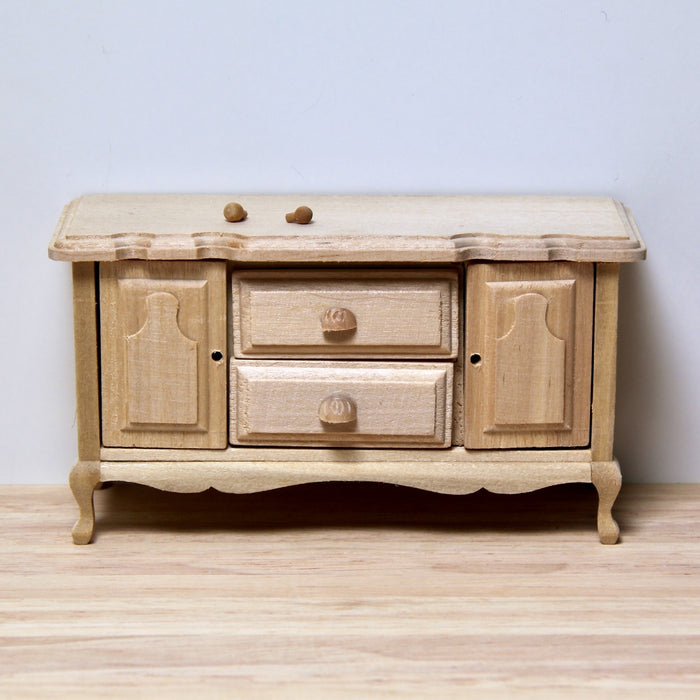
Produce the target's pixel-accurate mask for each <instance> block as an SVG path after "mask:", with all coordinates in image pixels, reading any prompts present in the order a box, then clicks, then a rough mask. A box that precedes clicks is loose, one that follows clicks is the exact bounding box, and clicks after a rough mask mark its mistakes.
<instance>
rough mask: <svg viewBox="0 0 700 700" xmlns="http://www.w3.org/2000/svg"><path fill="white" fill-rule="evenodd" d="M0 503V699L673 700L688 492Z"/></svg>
mask: <svg viewBox="0 0 700 700" xmlns="http://www.w3.org/2000/svg"><path fill="white" fill-rule="evenodd" d="M95 498H96V502H97V506H98V513H99V516H98V517H99V526H98V530H97V541H98V543H99V546H93V547H75V546H74V545H73V544H72V542H71V538H70V535H69V532H70V526H71V524H72V522H73V520H74V517H75V504H74V502H73V500H72V498H71V496H70V493H69V491H68V489H67V487H57V486H51V487H49V486H46V487H44V486H41V487H40V486H36V487H25V486H9V487H8V486H5V487H0V526H1V527H2V531H3V537H2V539H1V540H0V645H1V647H2V649H1V650H0V659H1V661H0V697H3V698H27V697H81V698H85V697H120V698H124V697H149V698H150V697H168V698H172V697H193V696H196V697H198V698H204V697H243V698H246V697H253V698H280V697H283V698H288V697H293V698H297V697H298V698H329V697H330V698H333V697H344V698H345V697H347V698H357V697H362V698H364V697H370V698H371V697H393V698H405V697H416V698H418V697H420V698H426V697H433V698H438V697H439V698H443V697H455V698H463V697H504V698H505V697H509V698H510V697H533V698H542V697H566V698H571V697H573V698H591V697H596V698H598V697H615V698H620V697H635V698H639V697H649V698H658V697H664V698H669V697H674V698H675V697H687V698H697V697H698V694H699V693H700V538H699V537H698V534H699V533H700V486H698V485H664V486H652V485H648V486H630V485H626V486H624V487H623V491H622V494H621V497H620V499H619V501H618V504H617V506H616V517H617V519H618V520H619V521H620V523H621V525H622V532H623V541H622V544H621V545H619V546H617V547H601V546H600V544H599V543H598V540H597V538H596V537H595V535H594V534H593V533H592V531H591V521H592V519H593V518H594V517H595V511H596V506H597V498H596V495H595V491H594V489H593V487H592V486H590V485H567V486H560V487H554V488H552V489H546V490H544V491H541V492H535V493H532V494H526V495H522V496H518V497H512V496H497V495H493V494H488V493H483V492H482V493H479V494H474V495H472V496H468V497H455V496H441V495H438V494H433V493H426V492H421V491H416V490H411V489H405V488H399V487H395V486H382V485H370V484H318V485H308V486H300V487H294V488H292V489H286V490H282V491H277V492H274V491H273V492H268V493H261V494H253V495H248V496H230V495H223V494H219V493H217V492H213V491H209V492H206V493H203V494H187V495H181V494H172V493H163V492H160V491H156V490H153V489H150V488H146V487H139V486H134V485H122V484H118V485H115V486H113V487H112V488H108V489H104V490H102V491H99V492H97V493H96V494H95Z"/></svg>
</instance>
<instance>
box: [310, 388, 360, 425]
mask: <svg viewBox="0 0 700 700" xmlns="http://www.w3.org/2000/svg"><path fill="white" fill-rule="evenodd" d="M318 417H319V418H320V419H321V421H322V422H324V423H330V424H333V425H338V424H340V423H352V422H354V421H356V420H357V406H356V404H355V401H354V400H353V399H352V397H350V396H348V394H344V393H343V392H342V391H334V392H333V393H332V394H328V396H326V398H325V399H323V401H321V403H320V405H319V407H318Z"/></svg>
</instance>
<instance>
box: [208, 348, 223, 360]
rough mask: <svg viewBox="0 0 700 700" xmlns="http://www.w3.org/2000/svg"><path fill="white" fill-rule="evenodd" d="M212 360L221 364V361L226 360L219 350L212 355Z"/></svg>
mask: <svg viewBox="0 0 700 700" xmlns="http://www.w3.org/2000/svg"><path fill="white" fill-rule="evenodd" d="M211 359H212V360H214V362H219V361H220V360H223V359H224V356H223V354H222V353H221V352H219V351H218V350H214V352H213V353H212V354H211Z"/></svg>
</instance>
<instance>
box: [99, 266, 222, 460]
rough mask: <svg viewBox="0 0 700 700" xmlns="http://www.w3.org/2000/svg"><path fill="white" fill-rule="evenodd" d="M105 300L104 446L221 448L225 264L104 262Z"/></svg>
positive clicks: (102, 290) (102, 296)
mask: <svg viewBox="0 0 700 700" xmlns="http://www.w3.org/2000/svg"><path fill="white" fill-rule="evenodd" d="M100 302H101V303H100V307H101V329H102V344H101V348H102V412H103V413H102V415H103V418H102V431H103V441H104V444H105V445H111V446H139V447H209V448H211V447H221V448H223V447H225V446H226V444H227V442H228V441H227V437H226V432H227V431H226V383H227V382H226V364H227V363H226V355H227V352H226V345H227V343H226V266H225V264H224V263H220V262H207V263H201V262H175V263H173V262H141V261H126V262H118V263H111V264H110V263H102V264H100ZM213 352H218V353H220V357H219V356H218V355H217V356H216V357H218V358H219V359H217V360H215V359H214V358H213V357H212V353H213Z"/></svg>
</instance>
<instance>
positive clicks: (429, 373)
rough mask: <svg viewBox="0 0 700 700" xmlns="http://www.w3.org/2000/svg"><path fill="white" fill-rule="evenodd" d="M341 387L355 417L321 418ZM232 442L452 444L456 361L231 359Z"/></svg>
mask: <svg viewBox="0 0 700 700" xmlns="http://www.w3.org/2000/svg"><path fill="white" fill-rule="evenodd" d="M337 392H341V393H342V394H343V395H345V397H346V398H347V404H348V405H347V407H346V409H347V410H346V412H347V413H348V414H349V412H350V408H349V406H350V404H352V406H353V410H354V415H355V420H351V421H349V420H344V421H342V422H339V423H336V424H335V425H330V424H329V421H327V420H324V416H325V415H326V408H327V404H328V402H329V400H330V399H331V397H333V396H334V395H337ZM230 396H231V404H230V407H229V418H230V439H231V443H232V444H238V443H252V444H261V445H265V444H276V445H305V444H313V445H319V446H321V445H338V446H343V445H357V446H362V445H365V446H371V445H377V444H381V445H386V446H390V445H394V446H398V447H402V446H411V445H413V446H416V447H421V446H423V447H431V446H432V447H436V446H437V447H445V446H449V445H450V444H451V438H452V435H451V426H452V365H451V364H450V363H449V362H442V363H438V362H435V363H414V362H412V363H408V362H406V363H392V362H325V363H324V362H317V361H316V362H314V361H298V362H290V361H286V362H285V361H274V360H259V361H255V360H232V361H231V381H230Z"/></svg>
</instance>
